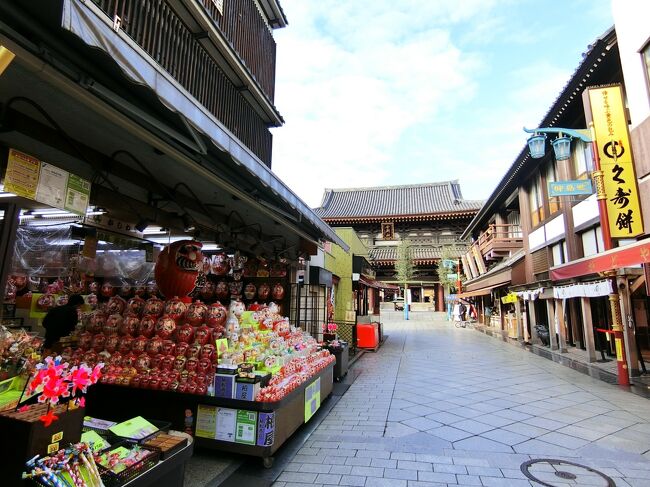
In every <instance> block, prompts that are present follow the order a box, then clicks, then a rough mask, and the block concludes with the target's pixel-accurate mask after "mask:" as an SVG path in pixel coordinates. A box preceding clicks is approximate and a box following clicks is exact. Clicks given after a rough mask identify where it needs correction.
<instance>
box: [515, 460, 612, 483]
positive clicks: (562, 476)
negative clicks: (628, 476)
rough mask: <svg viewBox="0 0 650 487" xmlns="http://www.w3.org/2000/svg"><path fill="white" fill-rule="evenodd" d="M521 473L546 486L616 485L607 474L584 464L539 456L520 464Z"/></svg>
mask: <svg viewBox="0 0 650 487" xmlns="http://www.w3.org/2000/svg"><path fill="white" fill-rule="evenodd" d="M521 471H522V473H523V474H524V475H525V476H526V477H528V478H529V479H530V480H532V481H534V482H537V483H538V484H541V485H544V486H546V487H567V486H574V485H575V486H579V485H585V486H589V487H616V484H615V483H614V481H613V480H612V479H610V478H609V477H608V476H607V475H605V474H604V473H602V472H599V471H598V470H595V469H593V468H591V467H587V466H586V465H580V464H578V463H572V462H567V461H566V460H554V459H551V458H541V459H537V460H529V461H527V462H524V463H522V464H521Z"/></svg>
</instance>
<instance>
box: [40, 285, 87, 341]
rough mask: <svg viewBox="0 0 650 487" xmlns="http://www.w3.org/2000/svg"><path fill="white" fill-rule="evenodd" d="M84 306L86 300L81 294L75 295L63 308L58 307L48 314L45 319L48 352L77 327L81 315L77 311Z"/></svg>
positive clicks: (44, 326)
mask: <svg viewBox="0 0 650 487" xmlns="http://www.w3.org/2000/svg"><path fill="white" fill-rule="evenodd" d="M83 304H84V298H83V297H82V296H81V295H80V294H73V295H72V296H70V297H69V298H68V302H67V303H66V304H64V305H63V306H57V307H55V308H52V309H51V310H50V311H48V312H47V315H45V318H43V328H45V343H44V344H43V347H44V348H45V349H46V350H49V349H51V348H52V346H53V345H55V344H56V343H58V341H59V340H60V339H61V337H64V336H68V335H69V334H70V333H72V331H73V330H74V329H75V327H76V326H77V322H78V321H79V315H78V313H77V310H78V309H79V308H80V307H81V306H82V305H83Z"/></svg>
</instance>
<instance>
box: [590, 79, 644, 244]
mask: <svg viewBox="0 0 650 487" xmlns="http://www.w3.org/2000/svg"><path fill="white" fill-rule="evenodd" d="M588 93H589V104H590V105H591V113H592V117H593V123H594V132H595V135H596V145H597V146H598V158H599V159H600V168H601V170H602V171H603V175H604V184H605V194H606V196H607V199H606V202H607V215H608V219H609V229H610V233H611V235H612V238H630V237H635V236H637V235H641V234H642V233H643V219H642V217H641V205H640V203H639V191H638V188H637V182H636V174H635V172H634V164H633V161H632V151H631V147H630V137H629V133H628V128H627V117H626V114H625V105H624V103H623V92H622V89H621V87H620V86H608V87H603V88H591V89H589V90H588Z"/></svg>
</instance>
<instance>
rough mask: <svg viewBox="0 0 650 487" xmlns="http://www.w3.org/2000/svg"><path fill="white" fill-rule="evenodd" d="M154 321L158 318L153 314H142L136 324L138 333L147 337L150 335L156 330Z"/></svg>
mask: <svg viewBox="0 0 650 487" xmlns="http://www.w3.org/2000/svg"><path fill="white" fill-rule="evenodd" d="M156 321H158V318H156V317H155V316H153V315H145V316H143V317H142V319H141V320H140V324H139V325H138V333H139V334H140V335H144V336H145V337H147V338H150V337H152V336H153V334H154V333H155V331H156Z"/></svg>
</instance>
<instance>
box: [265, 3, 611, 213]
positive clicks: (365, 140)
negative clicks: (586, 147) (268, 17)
mask: <svg viewBox="0 0 650 487" xmlns="http://www.w3.org/2000/svg"><path fill="white" fill-rule="evenodd" d="M280 3H281V5H282V8H283V10H284V12H285V14H286V16H287V19H288V21H289V25H288V26H287V27H286V28H283V29H277V30H275V32H274V36H275V40H276V43H277V68H276V94H275V105H276V107H277V108H278V109H279V111H280V113H281V114H282V116H283V117H284V119H285V124H284V125H283V126H282V127H279V128H275V129H273V130H272V132H273V170H274V172H275V173H276V174H277V175H278V176H279V177H280V179H282V180H283V181H284V182H285V183H286V184H287V185H288V186H289V187H290V188H291V189H292V190H293V191H294V192H295V193H296V194H297V195H298V196H299V197H300V198H302V200H303V201H305V202H306V203H307V204H308V205H309V206H311V207H317V206H320V203H321V200H322V196H323V191H324V189H325V188H347V187H367V186H385V185H399V184H419V183H427V182H434V181H447V180H455V179H457V180H459V182H460V185H461V189H462V192H463V196H464V198H466V199H485V198H487V197H489V195H490V194H491V193H492V191H493V190H494V188H495V185H496V184H497V183H498V181H499V180H500V179H501V177H502V176H503V174H504V172H505V171H506V170H507V168H508V167H509V166H510V165H511V164H512V162H513V161H514V159H515V157H516V156H517V155H518V154H519V152H520V151H521V149H522V148H523V146H524V144H525V142H526V136H527V134H525V133H524V132H523V130H522V127H524V126H526V127H528V128H534V127H536V126H537V124H538V123H539V122H540V120H541V119H542V118H543V116H544V115H545V114H546V112H547V111H548V109H549V107H550V105H551V103H552V102H553V101H554V100H555V98H556V97H557V96H558V94H559V93H560V91H561V89H562V87H563V86H564V85H565V84H566V83H567V81H568V80H569V78H570V76H571V74H572V73H573V71H574V70H575V69H576V67H577V66H578V64H579V63H580V61H581V59H582V53H584V52H585V51H586V50H587V46H588V45H589V44H590V43H592V42H593V41H594V40H595V39H596V38H597V37H599V36H600V35H602V34H603V33H604V32H605V31H606V30H607V29H608V28H609V27H611V26H612V25H613V20H612V14H611V5H610V0H571V1H565V0H545V1H543V2H540V1H539V0H535V1H533V0H454V1H450V0H393V1H388V0H280Z"/></svg>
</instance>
